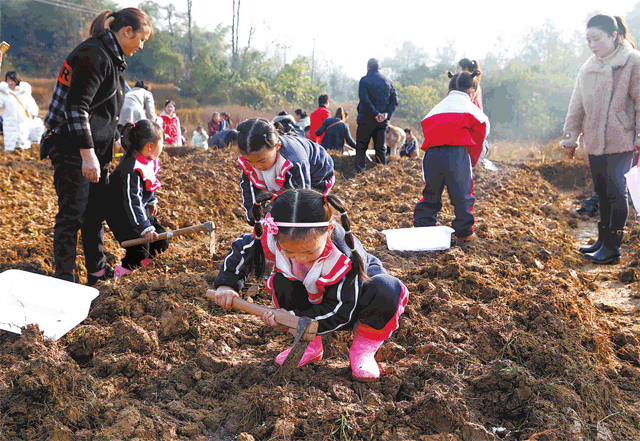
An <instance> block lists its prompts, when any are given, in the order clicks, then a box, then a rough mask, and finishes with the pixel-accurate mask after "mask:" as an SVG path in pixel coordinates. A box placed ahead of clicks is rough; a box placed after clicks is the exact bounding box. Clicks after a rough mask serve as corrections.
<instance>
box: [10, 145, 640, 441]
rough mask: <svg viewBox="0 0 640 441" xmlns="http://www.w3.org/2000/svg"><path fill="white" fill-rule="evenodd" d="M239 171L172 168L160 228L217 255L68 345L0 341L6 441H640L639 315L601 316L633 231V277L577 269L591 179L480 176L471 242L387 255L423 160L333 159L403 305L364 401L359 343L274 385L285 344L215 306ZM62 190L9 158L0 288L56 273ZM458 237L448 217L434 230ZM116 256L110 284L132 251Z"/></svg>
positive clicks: (179, 251)
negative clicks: (360, 162)
mask: <svg viewBox="0 0 640 441" xmlns="http://www.w3.org/2000/svg"><path fill="white" fill-rule="evenodd" d="M235 159H236V156H235V155H234V152H232V151H228V150H226V151H224V150H223V151H208V152H204V151H202V150H201V149H196V148H194V149H189V148H181V149H171V148H168V149H166V153H165V154H163V156H162V158H161V160H162V172H161V176H160V181H161V183H162V187H161V189H160V190H158V192H157V196H158V199H159V200H160V205H159V206H160V212H159V215H158V217H159V220H160V222H161V223H162V224H163V225H166V226H167V227H168V228H169V229H177V228H181V227H185V226H189V225H195V224H199V223H203V222H207V221H210V220H211V221H214V222H215V224H216V239H215V240H216V249H217V253H216V254H215V255H214V256H210V254H209V242H208V241H209V239H208V237H205V236H204V235H200V236H197V235H196V236H181V237H177V238H174V239H172V242H171V245H170V247H169V250H168V251H167V252H166V253H165V254H164V255H162V256H161V257H159V258H158V259H156V260H155V261H154V263H153V264H152V265H150V266H148V267H146V268H144V269H142V270H139V271H136V272H135V273H133V274H132V275H130V276H128V277H125V278H123V280H122V282H120V283H119V284H114V283H113V282H108V283H102V284H99V285H98V286H97V287H98V289H99V290H100V295H99V297H98V298H96V299H95V300H94V301H93V303H92V307H91V311H90V314H89V317H88V318H87V319H86V320H85V321H84V322H83V323H82V324H81V325H79V326H77V327H76V328H75V329H73V330H72V331H70V332H69V333H68V334H67V335H65V336H64V337H63V338H61V339H60V340H58V341H56V342H49V341H45V340H44V339H43V337H42V335H41V334H40V333H39V332H38V329H37V327H36V326H29V327H27V328H25V329H24V330H23V333H22V334H21V335H17V334H12V333H8V332H4V331H0V360H1V362H0V414H1V415H2V417H0V439H6V440H17V439H24V440H42V439H52V440H83V441H84V440H97V439H122V440H142V439H154V440H198V441H205V440H233V439H238V440H244V441H248V440H252V439H253V440H293V439H305V440H332V439H333V440H374V439H375V440H424V441H439V440H457V441H471V440H473V441H478V440H500V439H504V440H512V441H513V440H520V441H524V440H534V439H536V440H538V441H543V440H584V439H594V440H595V439H597V440H622V439H638V438H640V430H639V429H638V427H640V415H639V414H638V412H639V407H638V403H639V402H640V401H639V400H640V323H639V321H638V319H637V309H636V308H631V309H629V308H627V309H624V308H617V307H612V306H608V304H607V303H606V302H602V301H598V300H594V297H595V296H596V295H597V294H598V293H602V292H604V291H603V290H606V289H607V287H608V286H609V284H611V283H614V282H615V283H616V284H618V285H616V286H622V287H623V288H624V289H625V290H627V291H625V292H637V291H638V274H637V271H638V269H637V261H638V260H637V258H638V250H637V246H636V245H635V244H637V243H638V236H639V234H638V231H637V227H636V226H635V225H634V226H632V228H630V231H629V235H628V237H629V238H630V239H629V240H627V241H626V242H625V249H624V255H625V257H624V259H623V261H622V263H621V264H620V265H618V266H615V267H607V268H606V269H604V270H599V272H594V271H595V270H594V268H593V267H592V266H591V265H589V264H587V263H585V262H584V261H583V260H582V259H581V257H580V255H579V254H578V253H576V251H575V250H576V249H577V247H578V244H577V243H576V241H575V240H574V238H573V235H574V233H575V232H576V231H577V230H578V229H580V228H582V227H581V225H582V224H581V222H582V221H583V220H582V219H581V218H579V217H578V215H577V214H575V212H574V211H573V209H574V208H575V204H574V199H573V198H574V197H575V196H576V191H580V190H581V189H582V188H585V187H584V186H585V185H588V184H587V181H586V180H585V179H586V178H585V170H586V168H585V166H584V164H583V165H574V164H570V163H568V162H557V163H551V164H542V165H540V164H533V163H524V164H518V165H514V164H511V163H507V162H500V161H494V162H495V163H496V164H497V166H498V167H499V171H497V172H490V171H487V170H484V169H480V168H479V169H476V170H475V172H474V173H475V182H474V183H475V190H474V192H475V195H476V199H477V202H476V206H475V214H476V232H477V234H478V237H479V240H478V241H477V243H476V244H474V245H472V246H470V247H469V248H467V249H466V250H464V251H462V250H460V249H457V248H452V249H449V250H446V251H442V252H412V253H410V252H395V251H389V250H388V249H387V247H386V242H385V236H384V235H383V234H382V233H381V231H382V230H383V229H386V228H402V227H410V225H411V220H412V212H413V207H414V205H415V203H416V201H417V200H418V198H419V197H420V191H421V189H422V180H421V168H420V161H413V160H395V159H392V160H391V161H390V164H389V166H387V167H374V168H373V169H372V170H370V171H367V172H366V173H365V174H364V175H358V176H355V177H353V178H351V176H353V158H346V157H336V170H337V182H336V187H335V193H336V194H338V195H339V196H341V197H342V198H344V199H345V201H347V204H348V205H349V216H351V219H352V224H353V229H354V232H355V234H356V235H357V236H358V237H359V238H360V240H361V241H362V242H363V244H364V246H365V247H366V248H367V249H368V250H369V251H370V252H371V253H373V254H374V255H376V256H378V257H379V258H380V259H381V260H382V261H383V263H384V264H385V266H386V268H387V269H388V270H389V272H390V273H391V274H393V275H395V276H397V277H398V278H400V279H401V280H402V281H403V282H404V283H405V284H406V286H407V287H408V288H409V290H410V292H411V297H410V301H409V305H408V307H407V309H406V312H405V314H404V316H403V317H402V318H401V325H400V328H399V329H398V330H397V331H396V332H395V333H394V335H393V336H392V337H391V339H390V340H388V341H387V342H385V344H384V345H383V346H382V348H381V350H380V351H379V352H378V354H377V359H378V361H379V363H380V366H381V370H382V372H383V376H382V378H381V379H380V381H378V382H376V383H371V384H361V383H357V382H354V381H353V380H352V378H351V374H350V367H349V357H348V351H349V346H350V343H351V338H352V337H351V334H350V333H349V332H336V333H335V334H333V335H331V336H329V337H328V338H326V339H325V345H324V346H325V355H324V358H323V360H322V361H320V362H319V363H316V364H313V365H310V366H307V367H305V368H303V369H299V370H296V371H295V372H294V373H293V375H292V377H291V378H289V379H288V380H287V381H281V382H278V381H276V380H275V376H274V374H275V372H276V369H275V364H274V361H273V360H274V358H275V356H276V355H277V354H278V353H279V351H281V350H283V349H284V348H285V347H286V346H287V345H288V344H290V342H291V338H290V336H288V335H285V334H284V333H281V332H277V331H275V330H273V329H271V328H267V327H265V326H263V325H262V324H261V321H260V319H258V318H257V317H253V316H249V315H246V314H242V313H235V312H231V313H230V312H227V311H225V310H222V309H221V308H218V307H217V306H216V305H215V304H214V303H213V302H211V301H209V300H207V299H206V298H205V297H204V293H205V291H206V290H207V288H209V287H210V286H211V284H212V281H213V279H214V277H215V275H216V274H217V270H218V268H219V267H220V265H221V263H222V261H223V259H224V257H225V254H226V252H227V251H228V250H229V248H230V245H231V242H232V241H233V240H234V239H236V238H237V237H238V236H239V235H240V234H241V233H244V232H248V231H250V227H249V226H247V225H246V223H245V222H244V212H243V210H242V207H241V205H240V202H239V201H240V195H239V187H238V181H239V174H240V171H239V168H238V167H237V166H236V165H235ZM52 175H53V172H52V168H51V166H50V164H49V163H48V162H43V161H39V160H38V159H37V152H36V151H35V150H34V151H27V152H19V153H13V154H1V153H0V271H3V270H6V269H9V268H19V269H24V270H27V271H33V272H37V273H41V274H48V275H51V274H52V273H53V266H52V257H51V255H52V251H51V250H52V236H53V220H54V217H55V213H56V210H57V204H56V197H55V191H54V189H53V186H52ZM568 190H574V192H573V193H569V192H568ZM445 200H446V198H445ZM452 219H453V210H452V207H451V206H450V205H448V204H447V203H445V207H444V209H443V211H442V213H441V219H440V222H441V223H442V224H450V222H451V220H452ZM105 237H106V245H105V250H106V251H107V256H108V262H109V264H111V265H112V266H113V265H115V264H116V263H118V262H119V260H120V259H121V258H122V257H123V256H124V252H123V250H122V249H121V248H120V247H119V245H118V243H117V242H115V241H114V239H113V236H112V235H111V234H110V233H109V232H107V233H106V234H105ZM79 254H80V256H79V258H78V268H79V273H80V277H81V280H82V281H84V280H85V278H86V270H85V268H84V267H83V258H82V256H81V255H82V252H81V248H79ZM623 288H620V289H623ZM243 295H244V296H245V298H248V299H251V300H252V301H254V302H257V303H261V304H265V305H268V306H270V305H269V298H268V296H267V295H266V292H265V290H264V287H263V281H262V280H254V279H249V280H248V283H247V285H246V288H245V290H244V291H243ZM630 299H631V298H630V297H629V299H627V300H628V302H631V300H630Z"/></svg>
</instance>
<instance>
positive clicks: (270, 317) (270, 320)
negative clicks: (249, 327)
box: [262, 309, 289, 331]
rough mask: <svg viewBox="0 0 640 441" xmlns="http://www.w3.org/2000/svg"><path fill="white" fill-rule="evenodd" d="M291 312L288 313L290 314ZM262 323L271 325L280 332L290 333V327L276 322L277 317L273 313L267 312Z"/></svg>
mask: <svg viewBox="0 0 640 441" xmlns="http://www.w3.org/2000/svg"><path fill="white" fill-rule="evenodd" d="M281 311H285V312H287V311H286V310H285V309H281ZM288 313H289V312H287V314H288ZM262 321H263V322H264V323H265V325H269V326H271V327H272V328H274V329H276V330H278V331H288V330H289V327H288V326H285V325H281V324H280V323H278V322H276V316H275V314H274V313H273V312H271V311H269V312H265V313H264V315H263V316H262Z"/></svg>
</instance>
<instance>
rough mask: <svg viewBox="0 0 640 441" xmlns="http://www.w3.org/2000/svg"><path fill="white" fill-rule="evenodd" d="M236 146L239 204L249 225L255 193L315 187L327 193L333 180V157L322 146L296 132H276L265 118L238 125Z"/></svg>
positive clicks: (251, 221) (251, 220) (273, 192)
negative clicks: (240, 200)
mask: <svg viewBox="0 0 640 441" xmlns="http://www.w3.org/2000/svg"><path fill="white" fill-rule="evenodd" d="M238 150H240V153H241V154H242V156H240V158H238V161H237V162H238V165H240V168H242V171H243V173H242V178H241V180H240V188H241V190H242V205H243V206H244V209H245V212H246V219H247V222H248V223H249V224H250V225H253V216H252V211H251V209H252V206H253V204H254V203H255V202H256V195H257V194H258V193H260V192H268V193H270V194H272V195H273V194H280V193H282V192H283V191H285V190H286V189H288V188H314V189H316V190H318V191H320V192H321V193H324V194H327V193H329V191H330V190H331V187H333V183H334V182H335V177H334V171H333V159H332V158H331V156H329V155H328V154H327V152H326V151H325V149H323V148H322V147H321V146H319V145H318V144H316V143H314V142H311V141H309V140H307V139H304V138H300V137H298V136H288V135H278V133H277V132H276V129H275V127H274V125H273V124H272V123H271V122H270V121H268V120H266V119H261V118H259V119H249V120H246V121H244V122H242V123H241V124H240V125H239V126H238Z"/></svg>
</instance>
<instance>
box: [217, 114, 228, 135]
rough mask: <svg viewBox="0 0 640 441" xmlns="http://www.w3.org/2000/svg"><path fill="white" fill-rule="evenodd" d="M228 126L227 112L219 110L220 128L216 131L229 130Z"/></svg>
mask: <svg viewBox="0 0 640 441" xmlns="http://www.w3.org/2000/svg"><path fill="white" fill-rule="evenodd" d="M230 128H231V120H230V119H229V114H228V113H227V112H220V130H218V132H222V131H223V130H229V129H230Z"/></svg>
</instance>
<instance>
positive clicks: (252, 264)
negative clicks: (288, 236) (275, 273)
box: [247, 192, 273, 278]
mask: <svg viewBox="0 0 640 441" xmlns="http://www.w3.org/2000/svg"><path fill="white" fill-rule="evenodd" d="M272 198H273V195H272V194H271V193H269V192H263V193H261V194H259V195H257V196H256V202H255V204H253V207H252V208H251V215H252V216H253V221H254V224H253V232H254V236H255V242H254V243H253V246H252V247H251V249H250V250H249V255H248V256H247V263H248V264H249V271H247V273H248V274H250V273H251V271H252V270H253V273H254V274H255V275H256V277H257V278H260V277H262V275H263V274H264V268H265V257H264V248H262V241H261V240H260V239H261V238H262V235H263V234H264V228H262V222H261V221H262V217H263V215H264V208H263V205H264V204H267V203H268V202H269V201H271V199H272Z"/></svg>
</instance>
